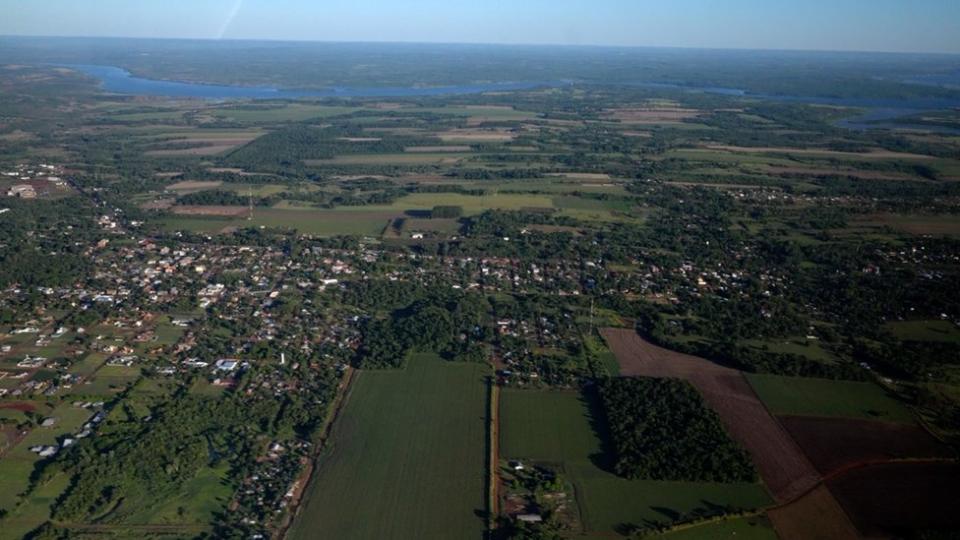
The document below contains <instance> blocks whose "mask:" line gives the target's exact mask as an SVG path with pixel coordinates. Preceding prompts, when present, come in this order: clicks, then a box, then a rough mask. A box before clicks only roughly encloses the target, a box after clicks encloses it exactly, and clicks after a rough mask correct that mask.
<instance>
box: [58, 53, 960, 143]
mask: <svg viewBox="0 0 960 540" xmlns="http://www.w3.org/2000/svg"><path fill="white" fill-rule="evenodd" d="M63 67H69V68H72V69H75V70H77V71H80V72H82V73H84V74H86V75H89V76H91V77H94V78H96V79H98V80H100V83H101V87H102V88H103V89H104V90H105V91H107V92H112V93H116V94H129V95H141V96H163V97H177V98H201V99H297V98H310V97H417V96H443V95H462V94H479V93H483V92H497V91H501V92H504V91H514V90H530V89H532V88H541V87H559V86H565V85H569V84H572V83H571V82H569V81H563V82H557V81H553V82H544V81H532V82H491V83H475V84H467V85H456V86H429V87H334V88H327V89H321V90H282V89H279V88H271V87H266V86H224V85H214V84H197V83H184V82H175V81H161V80H154V79H144V78H141V77H134V76H133V75H132V74H131V73H130V72H129V71H127V70H125V69H122V68H118V67H114V66H99V65H86V64H70V65H65V66H63ZM636 86H643V87H647V88H663V89H677V90H688V91H697V92H706V93H709V94H719V95H725V96H736V97H744V98H752V99H761V100H769V101H778V102H781V103H813V104H820V105H833V106H839V107H854V108H859V109H866V110H867V112H866V114H864V115H861V116H857V117H854V118H848V119H844V120H840V121H839V122H837V125H838V126H839V127H844V128H848V129H857V130H863V129H871V128H895V127H899V128H909V127H917V128H922V129H933V130H935V131H945V132H950V133H957V132H960V130H954V129H949V128H930V127H929V126H927V127H924V126H909V125H906V124H903V123H894V122H885V121H889V120H894V119H897V118H901V117H904V116H910V115H915V114H918V113H921V112H924V111H934V110H944V109H952V108H960V100H957V99H931V98H911V99H863V98H827V97H805V96H775V95H765V94H754V93H750V92H747V91H745V90H740V89H736V88H717V87H703V88H698V87H691V86H681V85H675V84H670V83H652V82H644V83H637V84H636Z"/></svg>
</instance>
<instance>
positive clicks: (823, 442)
mask: <svg viewBox="0 0 960 540" xmlns="http://www.w3.org/2000/svg"><path fill="white" fill-rule="evenodd" d="M779 420H780V423H781V424H783V426H784V427H785V428H786V429H787V431H788V432H789V433H790V435H791V436H792V437H793V439H794V440H795V441H797V444H799V445H800V448H802V449H803V451H804V453H805V454H806V455H807V457H808V458H810V461H812V462H813V464H814V466H815V467H816V468H817V470H818V471H820V473H821V474H822V475H824V476H830V475H833V474H837V473H839V472H842V471H843V470H845V469H850V468H853V467H858V466H862V465H866V464H875V463H878V462H885V461H890V460H898V459H937V458H941V459H943V458H954V457H956V455H955V453H954V452H953V451H952V450H951V449H950V447H948V446H946V445H945V444H943V443H941V442H940V441H938V440H936V439H935V438H933V436H931V435H930V434H929V433H927V432H926V431H924V430H923V429H922V428H921V427H919V426H915V425H910V424H895V423H889V422H878V421H876V420H850V419H842V418H814V417H807V416H782V417H780V418H779Z"/></svg>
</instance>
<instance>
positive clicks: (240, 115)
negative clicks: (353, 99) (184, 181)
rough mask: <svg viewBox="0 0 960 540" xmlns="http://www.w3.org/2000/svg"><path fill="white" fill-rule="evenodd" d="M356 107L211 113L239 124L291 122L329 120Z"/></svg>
mask: <svg viewBox="0 0 960 540" xmlns="http://www.w3.org/2000/svg"><path fill="white" fill-rule="evenodd" d="M358 110H359V109H358V108H356V107H329V106H324V105H311V104H308V103H291V104H288V105H280V106H277V107H274V108H260V107H258V108H249V109H236V108H234V109H230V108H223V109H216V110H214V111H211V113H212V114H213V115H214V116H218V117H220V118H227V119H230V120H235V121H237V122H251V123H257V122H291V121H302V120H309V119H311V118H327V117H330V116H339V115H341V114H350V113H352V112H355V111H358Z"/></svg>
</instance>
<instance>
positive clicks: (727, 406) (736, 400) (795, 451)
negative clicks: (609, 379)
mask: <svg viewBox="0 0 960 540" xmlns="http://www.w3.org/2000/svg"><path fill="white" fill-rule="evenodd" d="M602 334H603V337H604V338H605V339H606V340H607V343H608V344H609V345H610V349H611V350H612V351H613V352H614V354H615V355H616V356H617V360H618V361H619V363H620V374H621V375H626V376H631V375H633V376H643V377H671V378H678V379H683V380H686V381H689V382H690V383H691V384H693V386H694V387H696V388H697V390H699V391H700V393H701V394H702V395H703V398H704V400H705V401H706V402H707V404H708V405H709V406H710V408H712V409H713V410H714V411H716V412H717V414H718V415H719V416H720V420H721V421H722V422H723V424H724V426H725V427H726V429H727V431H728V432H729V433H730V435H731V436H732V437H733V438H734V439H736V440H737V441H738V442H739V443H740V444H741V445H742V446H743V447H744V448H745V449H746V450H747V451H748V452H749V453H750V455H751V456H752V457H753V461H754V463H755V464H756V466H757V469H758V470H759V472H760V476H761V477H762V478H763V481H764V482H765V483H766V485H767V488H768V489H769V490H770V492H771V493H772V494H773V496H774V498H775V499H776V500H777V501H778V502H780V503H785V502H788V501H792V500H794V499H796V498H797V497H799V496H800V495H802V494H804V493H806V492H808V491H810V490H811V489H813V488H814V487H815V486H816V485H817V483H818V482H819V481H820V476H819V475H818V474H817V471H816V469H814V467H813V464H811V463H810V461H809V460H808V459H807V458H806V456H805V455H804V454H803V451H802V450H801V449H800V447H799V446H798V445H797V444H796V443H795V442H794V441H793V439H792V438H791V437H790V435H789V434H788V433H787V431H786V430H785V429H784V428H783V427H782V426H781V425H780V424H779V422H777V420H776V419H775V418H774V417H773V416H771V415H770V413H769V411H767V408H766V407H765V406H764V405H763V403H762V402H761V401H760V398H758V397H757V395H756V393H754V391H753V388H751V387H750V384H749V383H748V382H747V380H746V379H745V378H744V377H743V374H742V373H740V372H739V371H737V370H734V369H730V368H726V367H723V366H719V365H717V364H714V363H713V362H710V361H708V360H705V359H703V358H698V357H696V356H690V355H687V354H681V353H677V352H674V351H671V350H668V349H664V348H662V347H657V346H656V345H653V344H651V343H648V342H646V341H644V340H643V339H642V338H640V336H639V335H637V333H636V332H634V331H633V330H624V329H614V328H609V329H605V330H603V332H602Z"/></svg>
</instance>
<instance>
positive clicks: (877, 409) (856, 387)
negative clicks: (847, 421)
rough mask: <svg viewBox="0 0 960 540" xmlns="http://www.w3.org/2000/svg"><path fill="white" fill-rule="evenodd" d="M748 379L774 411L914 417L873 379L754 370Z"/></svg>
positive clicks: (899, 419) (894, 418)
mask: <svg viewBox="0 0 960 540" xmlns="http://www.w3.org/2000/svg"><path fill="white" fill-rule="evenodd" d="M747 379H748V380H749V381H750V384H751V386H753V389H754V390H755V391H756V392H757V395H758V396H760V399H761V400H762V401H763V403H764V404H765V405H766V406H767V408H768V409H770V412H772V413H773V414H793V415H801V416H836V417H842V418H865V419H872V420H888V421H891V422H913V421H914V420H913V416H912V415H911V414H910V411H909V410H907V408H906V407H904V406H903V405H901V404H900V403H899V402H897V401H896V400H895V399H893V398H892V397H890V396H889V395H887V393H886V391H884V389H883V388H881V387H879V386H877V385H876V384H873V383H868V382H850V381H831V380H826V379H808V378H801V377H783V376H778V375H755V374H751V375H747Z"/></svg>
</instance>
